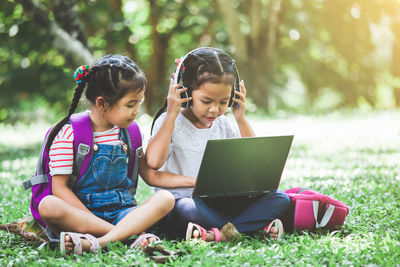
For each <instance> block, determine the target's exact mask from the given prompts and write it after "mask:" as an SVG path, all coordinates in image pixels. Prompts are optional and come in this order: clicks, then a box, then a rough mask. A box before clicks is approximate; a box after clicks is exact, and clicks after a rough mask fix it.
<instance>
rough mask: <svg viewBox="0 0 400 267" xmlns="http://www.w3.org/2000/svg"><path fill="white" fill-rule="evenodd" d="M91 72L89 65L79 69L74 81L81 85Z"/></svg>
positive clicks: (75, 73)
mask: <svg viewBox="0 0 400 267" xmlns="http://www.w3.org/2000/svg"><path fill="white" fill-rule="evenodd" d="M88 72H89V65H82V66H80V67H79V68H77V69H76V71H75V72H74V80H75V81H76V83H81V82H82V80H83V78H85V76H86V75H87V74H88Z"/></svg>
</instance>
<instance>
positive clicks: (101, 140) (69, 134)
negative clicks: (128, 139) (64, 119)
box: [49, 124, 121, 176]
mask: <svg viewBox="0 0 400 267" xmlns="http://www.w3.org/2000/svg"><path fill="white" fill-rule="evenodd" d="M93 142H94V143H97V144H106V145H120V144H121V140H120V139H119V128H118V127H117V126H114V127H113V128H111V129H109V130H106V131H104V132H94V133H93ZM73 144H74V131H73V129H72V126H71V124H65V125H64V126H63V127H62V128H61V130H60V131H59V132H58V134H57V135H56V137H55V138H54V140H53V143H52V144H51V146H50V153H49V157H50V162H49V168H50V174H51V175H52V176H54V175H70V174H72V165H73V160H74V150H73Z"/></svg>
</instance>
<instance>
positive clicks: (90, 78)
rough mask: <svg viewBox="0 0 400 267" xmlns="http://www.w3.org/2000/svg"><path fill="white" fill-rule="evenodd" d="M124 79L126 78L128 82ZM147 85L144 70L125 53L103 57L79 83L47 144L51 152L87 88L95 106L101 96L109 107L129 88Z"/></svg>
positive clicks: (91, 101) (87, 94) (89, 98)
mask: <svg viewBox="0 0 400 267" xmlns="http://www.w3.org/2000/svg"><path fill="white" fill-rule="evenodd" d="M121 81H126V82H128V84H127V83H125V82H121ZM146 84H147V80H146V77H145V75H144V73H143V72H142V71H141V70H140V69H139V68H138V67H137V65H136V64H135V63H134V62H133V61H132V60H131V59H130V58H128V57H125V56H121V55H106V56H104V57H102V58H101V59H100V60H99V61H98V62H97V63H96V64H95V65H94V66H93V67H90V68H89V71H88V73H87V75H86V76H85V77H83V79H82V81H81V83H78V85H77V86H76V88H75V93H74V97H73V99H72V102H71V106H70V108H69V111H68V114H67V115H66V116H65V117H64V118H63V119H62V120H60V121H59V122H58V123H57V124H56V125H55V126H54V127H53V128H52V129H51V131H50V133H49V137H48V140H47V143H46V149H47V151H49V150H50V146H51V144H52V143H53V140H54V138H55V136H56V135H57V134H58V132H59V131H60V130H61V128H62V127H63V126H64V125H65V124H66V123H68V121H69V119H70V117H71V115H72V114H73V113H74V112H75V109H76V107H77V106H78V103H79V100H80V98H81V96H82V93H83V90H84V89H85V87H86V93H85V95H86V98H87V100H88V101H89V102H90V103H92V104H93V105H95V104H96V99H97V97H99V96H102V97H103V98H104V100H105V103H106V105H107V108H110V107H112V106H113V105H115V104H116V103H117V102H118V100H119V99H121V98H122V97H124V96H125V95H126V94H127V93H128V91H129V90H131V89H132V88H134V89H135V90H137V91H138V92H141V91H142V90H144V89H145V88H146Z"/></svg>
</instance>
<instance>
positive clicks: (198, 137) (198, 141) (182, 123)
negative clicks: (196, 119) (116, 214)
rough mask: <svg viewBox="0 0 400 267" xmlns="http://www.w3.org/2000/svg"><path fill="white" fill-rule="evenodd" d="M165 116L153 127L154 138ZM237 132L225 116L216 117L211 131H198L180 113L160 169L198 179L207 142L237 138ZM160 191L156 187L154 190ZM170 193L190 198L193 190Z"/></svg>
mask: <svg viewBox="0 0 400 267" xmlns="http://www.w3.org/2000/svg"><path fill="white" fill-rule="evenodd" d="M165 116H166V113H165V112H164V113H163V114H161V115H160V117H159V118H158V119H157V120H156V122H155V123H154V127H153V135H155V134H156V133H157V132H158V131H159V129H160V127H161V125H162V122H163V121H164V119H165ZM238 137H240V132H239V129H238V127H237V125H236V124H235V125H233V124H232V123H231V122H230V121H229V120H228V119H227V118H226V117H225V116H224V115H222V116H219V117H218V118H217V119H216V120H215V121H214V122H213V124H212V126H211V128H206V129H199V128H197V127H196V126H194V125H193V124H192V123H191V122H190V121H189V120H188V119H187V118H186V117H185V116H183V115H182V114H181V113H180V114H179V115H178V117H177V118H176V120H175V127H174V131H173V132H172V138H171V144H170V147H169V151H168V156H167V160H166V162H165V164H164V165H163V166H162V167H161V168H160V169H159V170H160V171H168V172H171V173H175V174H181V175H185V176H189V177H197V174H198V172H199V168H200V164H201V160H202V158H203V154H204V150H205V148H206V144H207V141H208V140H210V139H227V138H238ZM160 189H161V188H157V187H156V189H155V190H156V191H158V190H160ZM166 190H169V191H170V192H171V193H172V194H173V195H174V196H175V198H177V199H179V198H183V197H192V192H193V188H173V189H166Z"/></svg>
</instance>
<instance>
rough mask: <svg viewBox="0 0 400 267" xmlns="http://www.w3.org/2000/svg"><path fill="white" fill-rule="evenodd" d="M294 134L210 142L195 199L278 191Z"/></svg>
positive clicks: (202, 164)
mask: <svg viewBox="0 0 400 267" xmlns="http://www.w3.org/2000/svg"><path fill="white" fill-rule="evenodd" d="M292 141H293V135H287V136H267V137H246V138H234V139H218V140H208V142H207V146H206V149H205V152H204V155H203V159H202V161H201V165H200V169H199V173H198V175H197V180H196V185H195V187H194V189H193V195H192V196H193V198H215V197H232V196H256V195H260V194H266V193H269V192H271V191H273V190H276V189H278V186H279V182H280V180H281V176H282V172H283V168H284V166H285V163H286V159H287V157H288V154H289V150H290V146H291V144H292Z"/></svg>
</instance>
